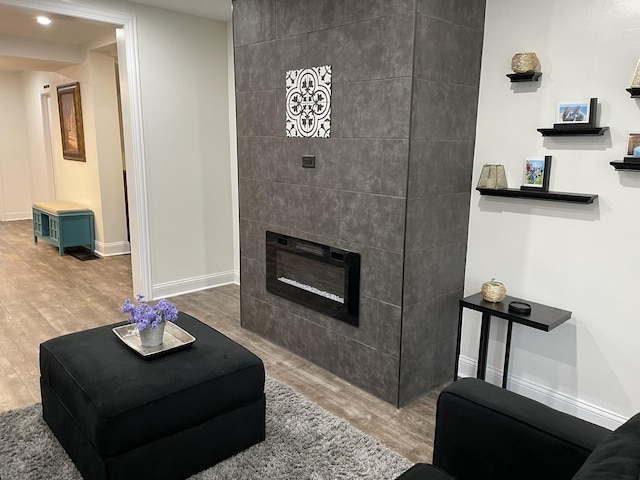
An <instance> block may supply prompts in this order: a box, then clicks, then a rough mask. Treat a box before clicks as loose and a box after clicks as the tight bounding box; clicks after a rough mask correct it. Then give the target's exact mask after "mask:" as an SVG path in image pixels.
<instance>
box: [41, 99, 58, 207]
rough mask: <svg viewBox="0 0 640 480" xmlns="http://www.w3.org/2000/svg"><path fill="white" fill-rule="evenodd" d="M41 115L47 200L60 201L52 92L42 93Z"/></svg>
mask: <svg viewBox="0 0 640 480" xmlns="http://www.w3.org/2000/svg"><path fill="white" fill-rule="evenodd" d="M40 113H41V115H42V133H43V135H44V156H45V170H46V171H47V187H48V188H49V194H48V195H47V196H46V199H47V200H57V199H58V185H57V183H56V161H55V157H54V155H53V143H52V142H53V138H52V135H51V92H50V91H49V90H41V91H40Z"/></svg>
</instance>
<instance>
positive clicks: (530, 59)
mask: <svg viewBox="0 0 640 480" xmlns="http://www.w3.org/2000/svg"><path fill="white" fill-rule="evenodd" d="M538 65H540V62H539V61H538V57H537V55H536V54H535V52H523V53H516V54H515V55H514V56H513V58H512V59H511V70H513V71H514V72H515V73H526V72H534V71H535V70H536V68H538Z"/></svg>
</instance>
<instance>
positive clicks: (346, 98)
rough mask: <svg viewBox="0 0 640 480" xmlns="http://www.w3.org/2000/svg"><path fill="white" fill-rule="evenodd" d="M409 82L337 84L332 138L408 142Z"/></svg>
mask: <svg viewBox="0 0 640 480" xmlns="http://www.w3.org/2000/svg"><path fill="white" fill-rule="evenodd" d="M410 92H411V79H410V78H395V79H388V80H375V81H371V82H357V83H347V84H334V85H333V97H332V102H331V105H332V107H331V108H332V115H334V117H333V118H338V119H339V122H338V123H337V125H335V126H334V125H332V127H331V128H332V136H336V137H365V138H409V120H410V118H409V117H410V108H411V101H410V97H411V95H410Z"/></svg>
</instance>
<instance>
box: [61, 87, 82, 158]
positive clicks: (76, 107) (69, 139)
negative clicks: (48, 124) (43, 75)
mask: <svg viewBox="0 0 640 480" xmlns="http://www.w3.org/2000/svg"><path fill="white" fill-rule="evenodd" d="M57 93H58V113H59V115H60V133H61V135H62V157H63V158H65V159H67V160H75V161H78V162H86V161H87V159H86V156H85V150H84V129H83V125H82V103H81V101H80V83H79V82H75V83H69V84H65V85H58V87H57Z"/></svg>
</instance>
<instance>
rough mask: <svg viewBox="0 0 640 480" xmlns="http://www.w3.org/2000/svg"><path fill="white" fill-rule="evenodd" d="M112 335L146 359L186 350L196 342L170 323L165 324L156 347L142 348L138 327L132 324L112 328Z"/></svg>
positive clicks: (191, 336)
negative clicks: (161, 339) (161, 337)
mask: <svg viewBox="0 0 640 480" xmlns="http://www.w3.org/2000/svg"><path fill="white" fill-rule="evenodd" d="M113 333H115V334H116V337H118V338H119V339H120V340H122V341H123V342H124V344H125V345H126V346H128V347H129V348H131V349H132V350H133V351H134V352H136V353H137V354H139V355H140V356H141V357H143V358H147V359H149V358H155V357H158V356H161V355H166V354H168V353H173V352H176V351H178V350H182V349H184V348H188V347H190V346H191V345H192V344H193V342H195V341H196V337H194V336H193V335H191V334H190V333H189V332H186V331H185V330H183V329H182V328H180V327H179V326H177V325H176V324H174V323H172V322H167V323H166V325H165V327H164V337H163V341H162V343H161V344H160V345H158V346H157V347H143V346H142V343H141V342H140V334H139V333H138V327H137V326H136V325H133V324H129V325H122V326H121V327H115V328H113Z"/></svg>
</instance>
